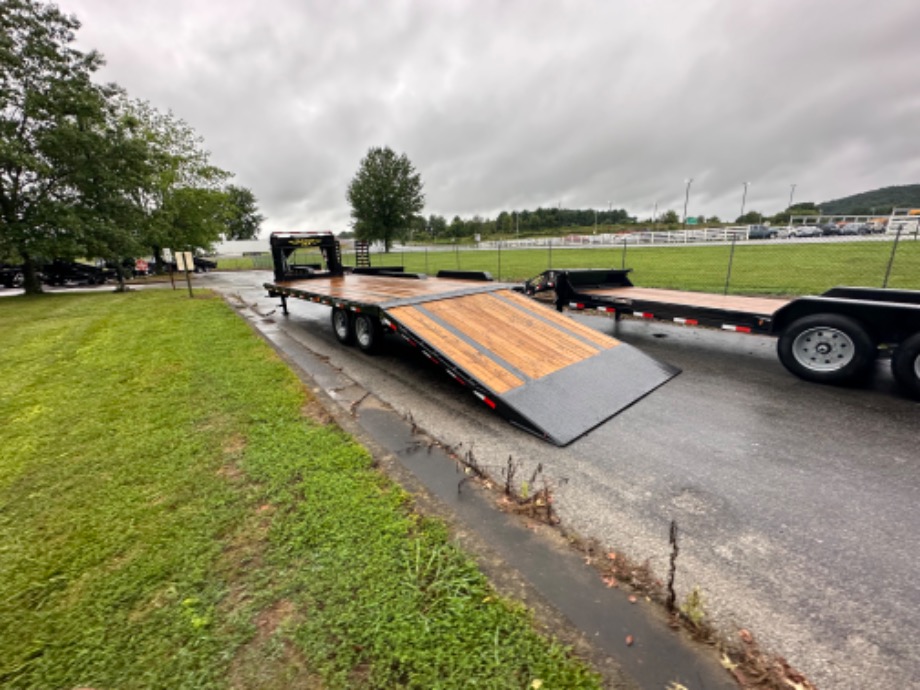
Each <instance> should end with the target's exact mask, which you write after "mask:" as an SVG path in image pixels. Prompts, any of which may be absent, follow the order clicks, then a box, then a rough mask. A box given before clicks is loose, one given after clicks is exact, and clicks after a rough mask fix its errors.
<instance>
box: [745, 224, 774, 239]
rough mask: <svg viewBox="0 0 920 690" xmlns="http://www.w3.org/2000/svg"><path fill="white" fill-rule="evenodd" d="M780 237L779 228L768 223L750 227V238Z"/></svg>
mask: <svg viewBox="0 0 920 690" xmlns="http://www.w3.org/2000/svg"><path fill="white" fill-rule="evenodd" d="M777 237H779V230H777V229H776V228H771V227H769V226H767V225H752V226H751V227H750V228H748V239H749V240H775V239H776V238H777Z"/></svg>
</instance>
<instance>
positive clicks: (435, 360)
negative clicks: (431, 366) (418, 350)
mask: <svg viewBox="0 0 920 690" xmlns="http://www.w3.org/2000/svg"><path fill="white" fill-rule="evenodd" d="M422 354H423V355H425V356H426V357H427V358H428V359H430V360H431V361H432V362H434V363H435V364H440V363H441V360H439V359H438V358H437V357H435V356H434V355H433V354H431V353H430V352H428V350H422Z"/></svg>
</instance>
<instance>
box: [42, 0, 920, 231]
mask: <svg viewBox="0 0 920 690" xmlns="http://www.w3.org/2000/svg"><path fill="white" fill-rule="evenodd" d="M60 6H61V7H62V9H64V10H65V11H66V12H70V13H73V14H76V15H77V17H78V18H79V19H80V20H81V21H82V22H83V28H82V29H81V30H80V32H79V34H78V39H79V45H80V47H82V48H85V49H88V48H95V49H97V50H99V51H101V52H102V53H103V54H104V55H105V57H106V60H107V66H106V67H105V68H104V69H103V70H102V72H101V79H103V80H105V81H115V82H117V83H118V84H120V85H121V86H123V87H125V88H126V89H127V90H128V92H129V94H130V95H131V96H133V97H137V98H143V99H145V100H148V101H150V102H151V103H152V104H153V105H155V106H156V107H158V108H160V109H163V110H166V109H171V110H172V111H173V112H174V113H175V114H176V115H177V116H179V117H181V118H182V119H184V120H186V121H187V122H188V123H189V124H190V125H192V126H193V127H194V128H195V129H196V130H197V131H198V132H199V133H200V134H201V135H202V136H203V137H204V139H205V145H206V147H207V148H208V149H209V150H210V151H211V152H212V154H213V161H214V162H215V163H216V164H217V165H219V166H221V167H223V168H225V169H227V170H230V171H232V172H234V173H235V174H236V178H235V181H236V183H238V184H241V185H244V186H246V187H249V188H250V189H252V190H253V192H254V193H255V194H256V197H257V198H258V200H259V204H260V207H261V210H262V212H263V213H264V215H265V216H266V217H267V220H266V223H265V224H264V229H265V230H266V231H270V230H297V229H299V230H318V229H332V230H335V231H337V232H338V231H342V230H345V229H348V227H349V207H348V203H347V201H346V199H345V190H346V187H347V185H348V182H349V181H350V180H351V178H352V177H353V176H354V174H355V172H356V170H357V168H358V165H359V163H360V161H361V158H362V157H363V156H364V155H365V154H366V153H367V150H368V148H370V147H372V146H389V147H391V148H392V149H394V150H395V151H396V152H397V153H405V154H406V155H407V156H408V157H409V159H410V160H411V161H412V162H413V164H414V165H415V167H416V169H417V170H418V172H419V173H420V174H421V176H422V181H423V183H424V187H425V194H426V206H425V214H426V215H427V214H430V213H438V214H441V215H444V216H446V217H447V218H448V219H450V218H452V217H453V216H454V215H461V216H463V217H469V216H472V215H474V214H477V213H478V214H480V215H483V216H494V215H495V214H496V213H497V212H498V211H500V210H502V209H508V210H511V209H535V208H536V207H538V206H544V207H547V206H555V205H557V204H561V205H562V206H563V207H564V208H598V209H604V208H607V207H608V204H610V203H611V202H612V204H613V206H614V208H626V209H628V210H629V212H630V213H632V214H635V215H638V216H640V217H643V218H644V217H648V216H650V215H651V214H652V210H653V208H654V206H655V203H656V202H657V203H658V207H659V210H660V211H663V210H664V209H668V208H672V209H675V210H677V211H678V213H679V214H680V213H682V212H683V203H684V192H685V180H686V179H687V178H693V183H692V186H691V188H690V203H689V209H688V214H689V215H699V214H705V215H718V216H720V217H722V218H734V217H735V216H737V215H738V213H739V211H740V206H741V196H742V187H743V183H744V182H745V181H749V182H750V183H751V185H750V188H749V191H748V195H747V204H746V209H747V210H752V209H754V210H759V211H763V212H775V211H778V210H781V209H783V208H785V206H786V205H787V202H788V200H789V193H790V185H792V184H795V185H797V186H796V189H795V199H796V200H797V201H815V202H821V201H827V200H830V199H833V198H837V197H840V196H845V195H848V194H852V193H856V192H860V191H865V190H868V189H874V188H877V187H883V186H887V185H894V184H911V183H918V182H920V33H918V30H920V0H875V2H869V1H868V0H655V1H654V2H650V1H649V0H606V1H604V2H602V1H600V0H598V1H564V0H553V1H543V0H520V1H515V0H496V1H494V2H488V1H485V0H467V1H465V2H459V1H457V2H454V1H448V0H418V1H416V2H412V1H408V0H406V1H388V0H367V1H365V2H350V1H346V0H258V1H254V0H224V2H221V3H216V2H213V0H157V1H155V2H154V1H147V2H142V1H134V2H125V1H124V0H62V1H61V2H60Z"/></svg>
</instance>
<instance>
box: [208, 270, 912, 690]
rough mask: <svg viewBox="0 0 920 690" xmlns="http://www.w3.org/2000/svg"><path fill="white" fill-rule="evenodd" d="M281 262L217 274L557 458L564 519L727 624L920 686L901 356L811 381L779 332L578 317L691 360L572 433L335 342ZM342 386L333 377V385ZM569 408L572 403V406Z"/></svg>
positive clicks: (430, 421)
mask: <svg viewBox="0 0 920 690" xmlns="http://www.w3.org/2000/svg"><path fill="white" fill-rule="evenodd" d="M270 277H271V276H270V273H267V272H244V273H212V274H208V275H207V276H201V277H199V279H198V285H199V286H202V287H204V286H209V287H214V288H215V289H218V290H220V291H222V292H224V293H226V294H235V295H237V296H238V297H239V298H240V299H242V300H243V301H244V302H246V303H247V304H249V305H251V306H252V307H253V308H254V309H255V310H257V312H258V313H259V314H260V315H263V316H264V322H265V323H266V324H270V325H271V327H272V328H280V329H283V331H284V333H285V334H286V335H287V336H289V337H290V338H292V339H293V340H295V341H296V342H297V343H299V345H300V346H302V347H303V348H304V349H305V351H308V352H310V353H313V354H315V355H318V356H319V357H321V358H323V359H324V360H326V361H328V363H329V364H330V366H332V367H334V368H337V369H339V370H341V371H342V372H346V373H347V375H348V377H349V378H350V379H353V380H354V381H357V382H359V383H360V384H361V386H362V387H363V388H365V389H366V390H369V391H373V393H374V394H375V396H377V397H378V398H380V399H381V400H383V401H385V402H386V403H387V404H388V405H390V406H392V407H393V408H394V409H395V410H396V411H397V412H398V413H400V414H402V415H404V416H406V417H409V416H410V415H411V419H412V421H413V423H414V424H416V425H417V426H418V427H419V428H421V429H423V430H425V431H426V432H427V433H428V434H429V435H431V436H432V437H434V438H437V439H439V440H440V441H441V442H442V443H443V444H444V445H446V446H448V447H456V448H463V449H473V451H474V453H475V457H476V459H477V461H478V463H479V464H480V465H482V466H486V467H487V468H489V469H492V470H493V471H494V472H496V473H497V472H498V471H499V469H500V468H501V467H504V466H505V464H506V462H507V458H508V457H509V456H512V457H513V458H514V459H515V460H516V461H519V462H520V463H522V465H523V467H522V469H521V471H520V475H519V476H529V474H530V473H531V472H532V470H533V469H534V468H535V467H536V466H537V465H538V464H542V465H543V468H544V471H545V473H546V475H547V476H548V477H549V480H550V481H551V482H552V484H553V486H554V487H555V499H556V502H555V506H556V508H557V510H558V512H559V514H560V516H561V517H562V519H563V522H564V524H565V525H566V526H567V527H568V528H569V529H571V530H574V531H575V532H577V533H579V534H580V535H581V536H583V537H586V538H595V539H597V540H598V541H600V542H601V543H602V544H604V545H606V546H609V547H610V548H612V549H615V550H620V551H622V552H624V553H627V554H629V555H630V556H631V557H632V558H634V559H636V560H639V561H643V560H646V559H648V560H649V562H650V563H651V565H652V567H653V568H654V569H655V570H656V571H657V572H658V573H661V574H664V573H665V572H666V571H667V559H668V555H669V553H670V552H669V547H668V527H669V525H670V522H671V520H672V519H673V520H676V521H677V523H678V526H679V534H680V556H679V559H678V570H677V582H676V584H677V590H678V596H679V597H683V596H685V595H686V594H687V593H688V592H690V591H691V590H693V588H694V587H699V588H700V590H701V591H702V593H703V597H704V601H705V610H706V611H707V612H708V614H709V616H710V619H711V621H712V622H713V623H714V624H715V625H716V626H717V627H718V628H719V629H720V630H722V631H723V632H724V633H725V634H726V635H736V634H737V630H738V629H739V628H747V629H749V630H751V631H752V632H753V633H754V634H755V636H756V637H757V639H758V641H759V642H760V643H761V646H762V647H764V648H765V649H767V650H769V651H771V652H774V653H777V654H780V655H782V656H783V657H785V658H786V659H787V660H788V661H789V662H790V663H791V664H792V665H793V666H794V667H796V668H798V669H799V670H800V671H802V672H804V673H805V674H806V675H807V676H808V677H809V678H810V679H811V680H812V681H813V682H814V683H816V684H817V686H818V687H820V688H841V689H844V690H849V689H851V688H852V689H854V690H855V689H857V688H859V689H863V688H889V687H891V688H895V687H897V688H906V687H913V686H914V683H915V682H916V679H917V678H920V646H918V645H917V644H916V643H915V640H916V639H918V637H920V589H918V587H917V585H916V579H915V573H914V570H915V567H914V566H915V563H916V554H917V553H918V552H920V535H918V534H917V531H916V530H915V529H913V527H914V526H915V525H917V524H920V519H918V518H920V507H918V506H920V501H918V500H917V499H918V498H920V474H918V472H917V465H918V463H920V450H918V440H920V435H918V433H917V431H918V428H920V427H918V422H920V404H918V403H916V402H912V401H909V400H906V399H904V398H902V397H900V396H898V395H897V393H896V392H895V390H894V385H893V382H892V380H891V377H890V374H889V373H888V370H887V362H886V361H880V362H879V364H878V372H877V376H876V377H875V381H874V383H873V384H871V386H869V387H865V388H857V389H850V388H833V387H825V386H820V385H816V384H811V383H807V382H805V381H801V380H799V379H797V378H795V377H793V376H791V375H790V374H788V373H787V372H786V371H785V369H783V367H782V366H781V365H780V364H779V362H778V361H777V360H776V357H775V341H773V340H772V339H770V338H764V337H760V336H751V335H744V334H738V333H725V332H713V331H709V330H706V329H698V328H684V327H680V326H671V325H665V324H657V323H654V322H638V321H626V320H624V321H622V322H620V323H616V322H615V321H613V320H612V319H609V318H606V317H600V316H577V317H576V318H578V319H579V320H580V321H582V322H583V323H585V324H587V325H589V326H591V327H593V328H596V329H598V330H600V331H602V332H605V333H608V334H610V335H614V336H615V337H618V338H621V339H622V340H624V341H626V342H629V343H631V344H633V345H635V346H637V347H639V348H641V349H642V350H643V351H644V352H646V353H648V354H650V355H653V356H655V357H658V358H660V359H662V360H664V361H667V362H669V363H671V364H675V365H677V366H679V367H681V368H682V369H683V373H682V374H681V375H680V376H678V377H677V378H676V379H674V380H673V381H671V382H670V383H668V384H666V385H665V386H663V387H662V388H660V389H659V390H657V391H655V392H653V393H652V394H651V395H649V396H648V397H646V398H644V399H643V400H640V401H639V402H638V403H636V404H635V405H633V406H632V407H630V408H628V409H627V410H625V411H624V412H622V413H621V414H619V415H618V416H616V417H615V418H613V419H612V420H610V421H608V422H606V423H605V424H603V425H601V426H600V427H598V428H596V429H595V430H593V431H592V432H590V433H589V434H588V435H586V436H584V437H582V438H581V439H579V440H577V441H575V442H574V443H572V444H571V445H569V446H567V447H565V448H557V447H554V446H551V445H549V444H547V443H544V442H542V441H540V440H539V439H537V438H535V437H532V436H530V435H529V434H527V433H526V432H523V431H520V430H518V429H516V428H514V427H512V426H511V425H509V424H508V423H507V422H505V421H504V420H503V419H501V418H499V417H497V416H495V415H494V414H492V413H491V412H490V411H489V410H488V408H486V407H485V406H484V405H482V403H480V402H479V401H478V400H477V399H475V398H473V397H472V396H469V394H468V393H466V392H465V391H463V390H462V389H460V388H459V387H458V386H457V385H456V384H455V383H454V382H453V381H452V380H451V379H449V378H447V377H446V376H445V375H444V374H443V372H442V371H441V370H439V369H436V368H434V367H432V366H430V365H428V364H426V362H425V360H423V359H421V358H420V357H418V356H417V355H416V354H415V353H414V352H413V351H412V350H411V349H410V348H409V347H408V346H406V345H405V344H404V343H402V342H401V341H400V340H397V339H395V338H391V339H388V340H387V346H386V347H385V349H384V351H383V352H382V353H381V354H380V355H378V356H375V357H368V356H366V355H363V354H362V353H360V352H359V351H357V350H356V349H353V348H344V347H342V346H340V345H339V344H338V343H337V341H336V340H335V338H334V336H333V334H332V331H331V328H330V325H329V309H328V308H327V307H322V306H319V305H315V304H310V303H306V302H302V301H297V300H290V301H289V307H290V310H291V314H290V316H288V317H282V316H281V314H280V309H279V308H278V305H277V302H278V300H272V299H269V298H267V297H266V296H265V291H264V289H262V288H261V284H262V283H263V282H265V281H268V280H270ZM330 392H331V394H332V395H333V396H335V395H336V391H335V390H334V387H333V388H332V389H330ZM564 413H565V411H564V410H560V414H564Z"/></svg>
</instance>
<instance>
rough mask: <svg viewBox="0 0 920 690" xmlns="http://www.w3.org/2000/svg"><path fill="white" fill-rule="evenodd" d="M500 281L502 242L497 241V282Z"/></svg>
mask: <svg viewBox="0 0 920 690" xmlns="http://www.w3.org/2000/svg"><path fill="white" fill-rule="evenodd" d="M501 279H502V241H501V240H499V241H498V280H499V282H501Z"/></svg>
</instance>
